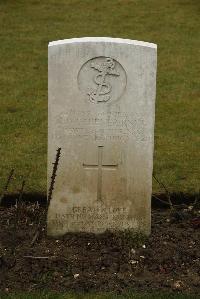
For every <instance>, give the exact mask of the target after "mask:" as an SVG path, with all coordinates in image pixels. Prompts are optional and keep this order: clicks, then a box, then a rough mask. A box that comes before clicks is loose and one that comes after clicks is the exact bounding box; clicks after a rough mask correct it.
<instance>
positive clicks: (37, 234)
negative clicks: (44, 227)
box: [31, 223, 40, 247]
mask: <svg viewBox="0 0 200 299" xmlns="http://www.w3.org/2000/svg"><path fill="white" fill-rule="evenodd" d="M39 235H40V223H38V226H37V230H36V232H35V234H34V236H33V239H32V241H31V247H32V246H33V245H34V244H35V242H36V240H37V239H38V237H39Z"/></svg>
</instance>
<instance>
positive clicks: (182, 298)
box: [0, 293, 200, 299]
mask: <svg viewBox="0 0 200 299" xmlns="http://www.w3.org/2000/svg"><path fill="white" fill-rule="evenodd" d="M198 298H200V297H199V296H197V295H184V294H172V293H169V294H168V293H166V294H165V293H164V294H160V293H155V294H147V293H146V294H143V295H141V294H135V293H127V294H123V295H114V294H88V295H81V294H76V295H75V294H65V295H61V294H56V293H55V294H53V293H52V294H21V295H20V294H16V295H15V294H11V295H2V297H1V294H0V299H198Z"/></svg>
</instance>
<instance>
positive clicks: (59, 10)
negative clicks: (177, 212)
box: [0, 0, 200, 193]
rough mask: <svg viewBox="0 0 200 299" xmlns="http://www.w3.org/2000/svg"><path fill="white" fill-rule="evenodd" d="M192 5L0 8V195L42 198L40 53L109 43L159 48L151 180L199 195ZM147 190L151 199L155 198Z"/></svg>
mask: <svg viewBox="0 0 200 299" xmlns="http://www.w3.org/2000/svg"><path fill="white" fill-rule="evenodd" d="M199 9H200V2H199V0H169V1H161V0H109V1H108V0H99V1H95V0H82V1H81V0H60V1H57V0H43V1H39V0H30V1H25V0H16V1H5V0H1V1H0V35H1V44H0V101H1V109H0V117H1V122H0V136H1V143H0V165H1V168H0V187H2V186H3V184H4V183H5V179H6V177H7V175H8V173H9V171H10V170H11V168H14V169H15V175H14V180H13V182H12V186H11V188H10V189H9V190H10V192H15V191H17V189H19V186H20V184H21V181H22V180H23V179H25V180H26V187H25V190H26V192H39V193H45V192H46V164H47V163H46V160H47V155H46V152H47V100H48V96H47V45H48V42H49V41H53V40H59V39H65V38H72V37H82V36H112V37H121V38H130V39H136V40H143V41H149V42H154V43H157V44H158V76H157V100H156V127H155V155H154V172H155V174H156V175H157V177H159V179H160V180H161V181H163V182H164V183H165V185H166V186H167V187H168V188H169V190H170V191H174V192H178V191H182V192H185V193H195V192H197V191H198V188H199V175H198V172H199V148H200V133H199V132H200V122H199V112H200V108H199V107H200V106H199V104H200V85H199V76H198V75H199V73H198V72H199V69H198V67H197V66H198V63H199V60H200V52H199V48H200V47H199V46H200V34H199V33H200V22H199ZM162 191H163V190H162V189H161V187H160V186H158V185H157V184H156V182H154V186H153V192H154V193H159V192H162Z"/></svg>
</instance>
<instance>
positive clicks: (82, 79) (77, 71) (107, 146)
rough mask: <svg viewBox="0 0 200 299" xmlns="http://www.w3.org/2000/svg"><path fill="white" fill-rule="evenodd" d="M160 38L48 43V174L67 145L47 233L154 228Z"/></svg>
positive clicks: (72, 40)
mask: <svg viewBox="0 0 200 299" xmlns="http://www.w3.org/2000/svg"><path fill="white" fill-rule="evenodd" d="M156 49H157V48H156V45H155V44H152V43H146V42H140V41H134V40H127V39H119V38H106V37H105V38H101V37H90V38H74V39H66V40H62V41H55V42H51V43H50V44H49V74H48V79H49V121H48V129H49V132H48V178H49V183H48V185H50V177H51V174H52V169H53V165H52V163H53V162H54V160H55V157H56V150H57V149H58V148H61V155H60V159H59V162H58V167H57V172H56V179H55V185H54V190H53V193H52V199H51V202H50V206H49V211H48V234H49V235H51V236H59V235H63V234H65V233H67V232H94V233H102V232H104V231H106V230H110V231H115V230H125V229H129V230H132V231H135V232H142V233H145V234H149V233H150V226H151V191H152V168H153V145H154V106H155V92H156V60H157V51H156Z"/></svg>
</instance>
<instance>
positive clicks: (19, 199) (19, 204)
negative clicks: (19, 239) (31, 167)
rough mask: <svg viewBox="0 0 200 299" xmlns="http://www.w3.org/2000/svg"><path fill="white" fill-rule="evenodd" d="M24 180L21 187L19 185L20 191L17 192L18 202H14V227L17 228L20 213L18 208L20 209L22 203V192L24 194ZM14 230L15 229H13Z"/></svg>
mask: <svg viewBox="0 0 200 299" xmlns="http://www.w3.org/2000/svg"><path fill="white" fill-rule="evenodd" d="M25 183H26V182H25V180H23V181H22V185H21V189H20V191H19V197H18V200H17V202H16V209H17V211H16V222H15V226H17V224H18V221H19V211H20V207H21V201H22V196H23V192H24V187H25ZM15 228H16V227H15Z"/></svg>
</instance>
